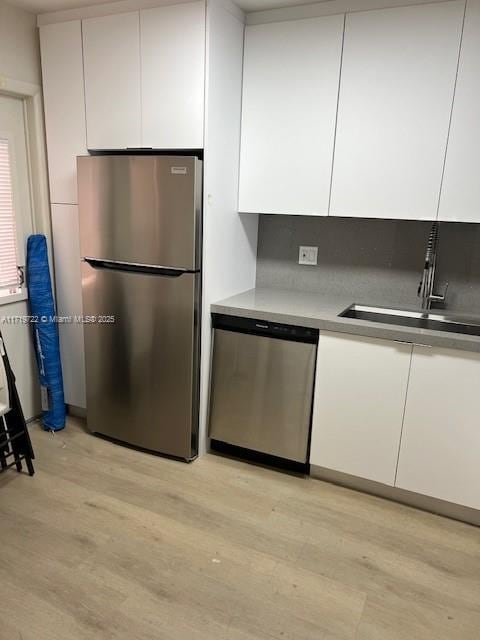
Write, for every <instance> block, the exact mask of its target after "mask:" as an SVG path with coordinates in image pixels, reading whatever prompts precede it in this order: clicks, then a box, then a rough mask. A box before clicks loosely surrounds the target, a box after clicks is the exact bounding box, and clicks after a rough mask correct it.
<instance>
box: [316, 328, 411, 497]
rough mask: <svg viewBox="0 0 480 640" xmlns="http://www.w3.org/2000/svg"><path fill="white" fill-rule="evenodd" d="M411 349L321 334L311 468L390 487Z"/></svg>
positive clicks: (396, 344) (374, 341)
mask: <svg viewBox="0 0 480 640" xmlns="http://www.w3.org/2000/svg"><path fill="white" fill-rule="evenodd" d="M411 352H412V345H410V344H404V343H398V342H393V341H390V340H379V339H376V338H365V337H359V336H351V335H347V334H342V333H330V332H324V331H322V332H320V340H319V345H318V356H317V375H316V382H315V397H314V404H313V421H312V440H311V450H310V463H311V464H314V465H317V466H320V467H325V468H327V469H333V470H335V471H341V472H343V473H348V474H350V475H354V476H359V477H361V478H367V479H369V480H374V481H376V482H381V483H383V484H386V485H390V486H393V484H394V482H395V471H396V466H397V460H398V451H399V447H400V436H401V432H402V419H403V410H404V406H405V397H406V393H407V383H408V372H409V369H410V359H411Z"/></svg>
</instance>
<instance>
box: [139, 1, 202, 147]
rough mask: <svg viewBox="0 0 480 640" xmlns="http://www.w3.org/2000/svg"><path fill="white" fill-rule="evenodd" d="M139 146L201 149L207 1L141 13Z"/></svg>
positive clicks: (147, 10)
mask: <svg viewBox="0 0 480 640" xmlns="http://www.w3.org/2000/svg"><path fill="white" fill-rule="evenodd" d="M140 32H141V68H142V74H141V76H142V145H143V146H144V147H153V148H157V149H200V148H203V113H204V86H205V3H204V2H188V3H185V4H176V5H171V6H166V7H159V8H155V9H146V10H142V11H140Z"/></svg>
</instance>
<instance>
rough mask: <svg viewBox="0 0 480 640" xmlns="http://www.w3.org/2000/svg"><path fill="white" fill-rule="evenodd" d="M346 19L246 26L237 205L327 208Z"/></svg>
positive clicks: (263, 209) (315, 211)
mask: <svg viewBox="0 0 480 640" xmlns="http://www.w3.org/2000/svg"><path fill="white" fill-rule="evenodd" d="M343 25H344V17H343V15H342V16H340V15H337V16H329V17H324V18H311V19H305V20H297V21H292V22H279V23H273V24H262V25H252V26H248V27H247V28H246V34H245V55H244V78H243V102H242V140H241V156H240V199H239V210H240V211H243V212H258V213H285V214H306V215H308V214H310V215H327V213H328V200H329V192H330V179H331V170H332V157H333V143H334V136H335V117H336V109H337V97H338V83H339V75H340V58H341V51H342V37H343Z"/></svg>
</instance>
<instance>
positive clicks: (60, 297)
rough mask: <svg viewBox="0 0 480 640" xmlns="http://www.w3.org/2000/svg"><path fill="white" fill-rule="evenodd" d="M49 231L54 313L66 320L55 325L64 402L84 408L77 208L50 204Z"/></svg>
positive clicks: (83, 358)
mask: <svg viewBox="0 0 480 640" xmlns="http://www.w3.org/2000/svg"><path fill="white" fill-rule="evenodd" d="M52 232H53V246H54V251H55V256H54V258H55V276H56V277H55V289H56V298H57V314H58V315H59V316H60V317H61V318H66V319H67V321H66V322H63V321H61V322H60V323H59V325H58V332H59V336H60V353H61V357H62V370H63V385H64V391H65V402H66V403H67V404H69V405H73V406H75V407H81V408H85V407H86V399H85V354H84V344H83V324H82V323H81V322H78V321H77V319H76V318H75V316H81V315H82V283H81V274H80V233H79V229H78V207H77V206H75V205H61V204H57V205H55V204H54V205H53V206H52ZM70 319H72V321H70Z"/></svg>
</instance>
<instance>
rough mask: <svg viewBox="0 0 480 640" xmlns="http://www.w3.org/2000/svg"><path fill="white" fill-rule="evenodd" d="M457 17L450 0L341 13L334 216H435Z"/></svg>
mask: <svg viewBox="0 0 480 640" xmlns="http://www.w3.org/2000/svg"><path fill="white" fill-rule="evenodd" d="M463 13H464V2H463V1H455V2H440V3H434V4H426V5H420V6H410V7H401V8H394V9H382V10H375V11H363V12H358V13H351V14H348V15H347V17H346V23H345V40H344V51H343V63H342V76H341V86H340V97H339V107H338V121H337V135H336V143H335V158H334V168H333V181H332V197H331V206H330V214H331V215H336V216H358V217H366V218H372V217H373V218H397V219H420V220H430V219H435V218H436V217H437V209H438V200H439V194H440V185H441V179H442V171H443V164H444V159H445V151H446V144H447V135H448V127H449V120H450V114H451V108H452V100H453V93H454V86H455V76H456V69H457V62H458V54H459V46H460V37H461V31H462V21H463ZM473 170H474V169H473V168H472V169H471V171H473Z"/></svg>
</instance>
